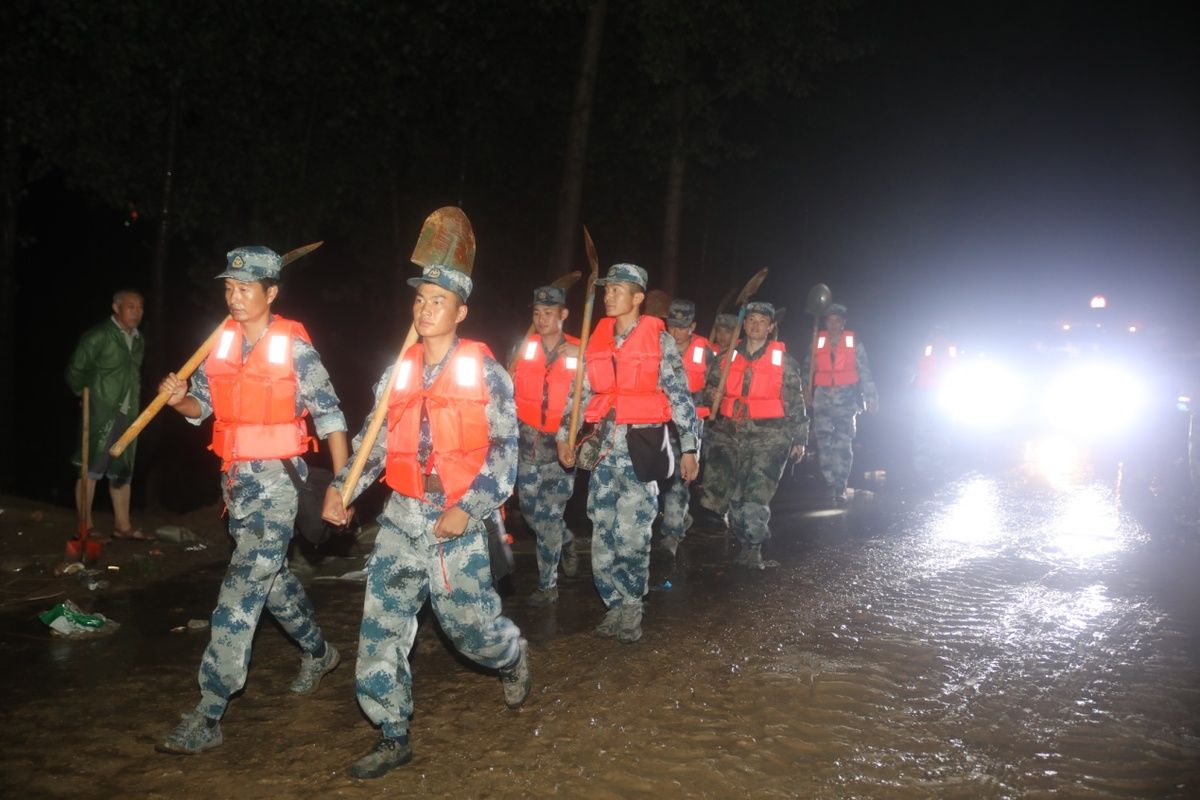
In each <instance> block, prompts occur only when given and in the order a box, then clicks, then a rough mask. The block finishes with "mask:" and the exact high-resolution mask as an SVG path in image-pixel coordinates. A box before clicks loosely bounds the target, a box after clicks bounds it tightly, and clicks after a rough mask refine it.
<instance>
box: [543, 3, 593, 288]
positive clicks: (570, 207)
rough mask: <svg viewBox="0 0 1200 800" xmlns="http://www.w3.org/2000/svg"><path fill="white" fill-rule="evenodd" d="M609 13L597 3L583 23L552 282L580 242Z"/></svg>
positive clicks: (553, 248)
mask: <svg viewBox="0 0 1200 800" xmlns="http://www.w3.org/2000/svg"><path fill="white" fill-rule="evenodd" d="M607 13H608V0H596V2H594V3H592V6H591V8H589V9H588V13H587V20H586V22H585V23H584V26H585V27H584V33H583V51H582V52H581V53H580V55H579V78H578V80H577V81H576V83H575V101H574V103H572V105H571V120H570V123H569V126H568V129H567V146H566V153H565V156H564V159H563V173H562V184H561V185H560V187H559V190H558V218H557V219H556V220H555V223H554V243H553V244H552V245H551V248H550V261H549V271H548V277H549V279H550V280H553V279H554V278H556V277H558V276H559V275H562V274H564V273H567V272H570V271H571V266H572V265H571V256H572V253H574V251H575V243H576V242H577V241H578V239H579V209H580V206H581V204H582V201H583V176H584V170H585V168H586V166H587V139H588V128H589V126H590V125H591V119H592V98H593V97H594V96H595V89H596V72H597V69H598V65H599V62H600V44H601V42H602V41H603V39H604V17H605V15H606V14H607Z"/></svg>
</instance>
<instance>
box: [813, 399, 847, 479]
mask: <svg viewBox="0 0 1200 800" xmlns="http://www.w3.org/2000/svg"><path fill="white" fill-rule="evenodd" d="M824 388H826V387H817V396H816V399H815V401H814V403H813V422H812V431H813V438H814V439H815V440H816V443H817V456H818V457H819V459H820V462H821V475H822V476H823V477H824V478H825V484H826V485H827V486H828V487H829V488H830V490H831V491H832V492H833V493H834V494H835V495H842V494H845V493H846V484H848V483H849V482H850V468H851V467H852V466H853V465H854V434H855V432H856V430H857V420H858V407H857V405H855V406H851V407H846V406H845V405H843V404H833V405H830V404H823V403H822V402H821V389H824Z"/></svg>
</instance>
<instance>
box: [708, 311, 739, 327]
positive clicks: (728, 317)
mask: <svg viewBox="0 0 1200 800" xmlns="http://www.w3.org/2000/svg"><path fill="white" fill-rule="evenodd" d="M713 325H714V326H715V327H717V328H728V329H729V330H733V329H734V328H736V327H737V314H717V320H716V322H714V323H713Z"/></svg>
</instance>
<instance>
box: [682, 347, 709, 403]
mask: <svg viewBox="0 0 1200 800" xmlns="http://www.w3.org/2000/svg"><path fill="white" fill-rule="evenodd" d="M711 351H712V345H711V344H709V342H708V339H705V338H704V337H703V336H697V335H695V334H692V340H691V341H690V342H688V344H687V347H684V348H683V349H682V350H680V352H679V355H680V356H681V357H682V358H683V371H684V373H685V374H686V375H687V382H688V391H689V392H691V393H692V394H696V392H699V391H701V390H702V389H703V388H704V381H705V378H706V377H707V376H708V359H709V357H710V356H709V353H710V352H711ZM709 411H710V409H709V407H708V406H696V416H697V417H698V418H699V419H705V418H706V417H707V416H708V414H709Z"/></svg>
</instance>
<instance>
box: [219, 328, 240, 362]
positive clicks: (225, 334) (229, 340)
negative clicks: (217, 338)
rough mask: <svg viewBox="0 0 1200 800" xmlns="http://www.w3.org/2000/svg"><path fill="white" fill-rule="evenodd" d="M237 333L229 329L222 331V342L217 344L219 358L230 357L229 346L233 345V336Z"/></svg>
mask: <svg viewBox="0 0 1200 800" xmlns="http://www.w3.org/2000/svg"><path fill="white" fill-rule="evenodd" d="M234 336H236V334H235V333H234V332H233V331H231V330H229V329H226V330H223V331H221V343H220V344H219V345H217V358H220V359H225V358H229V348H230V347H231V346H232V345H233V337H234Z"/></svg>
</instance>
